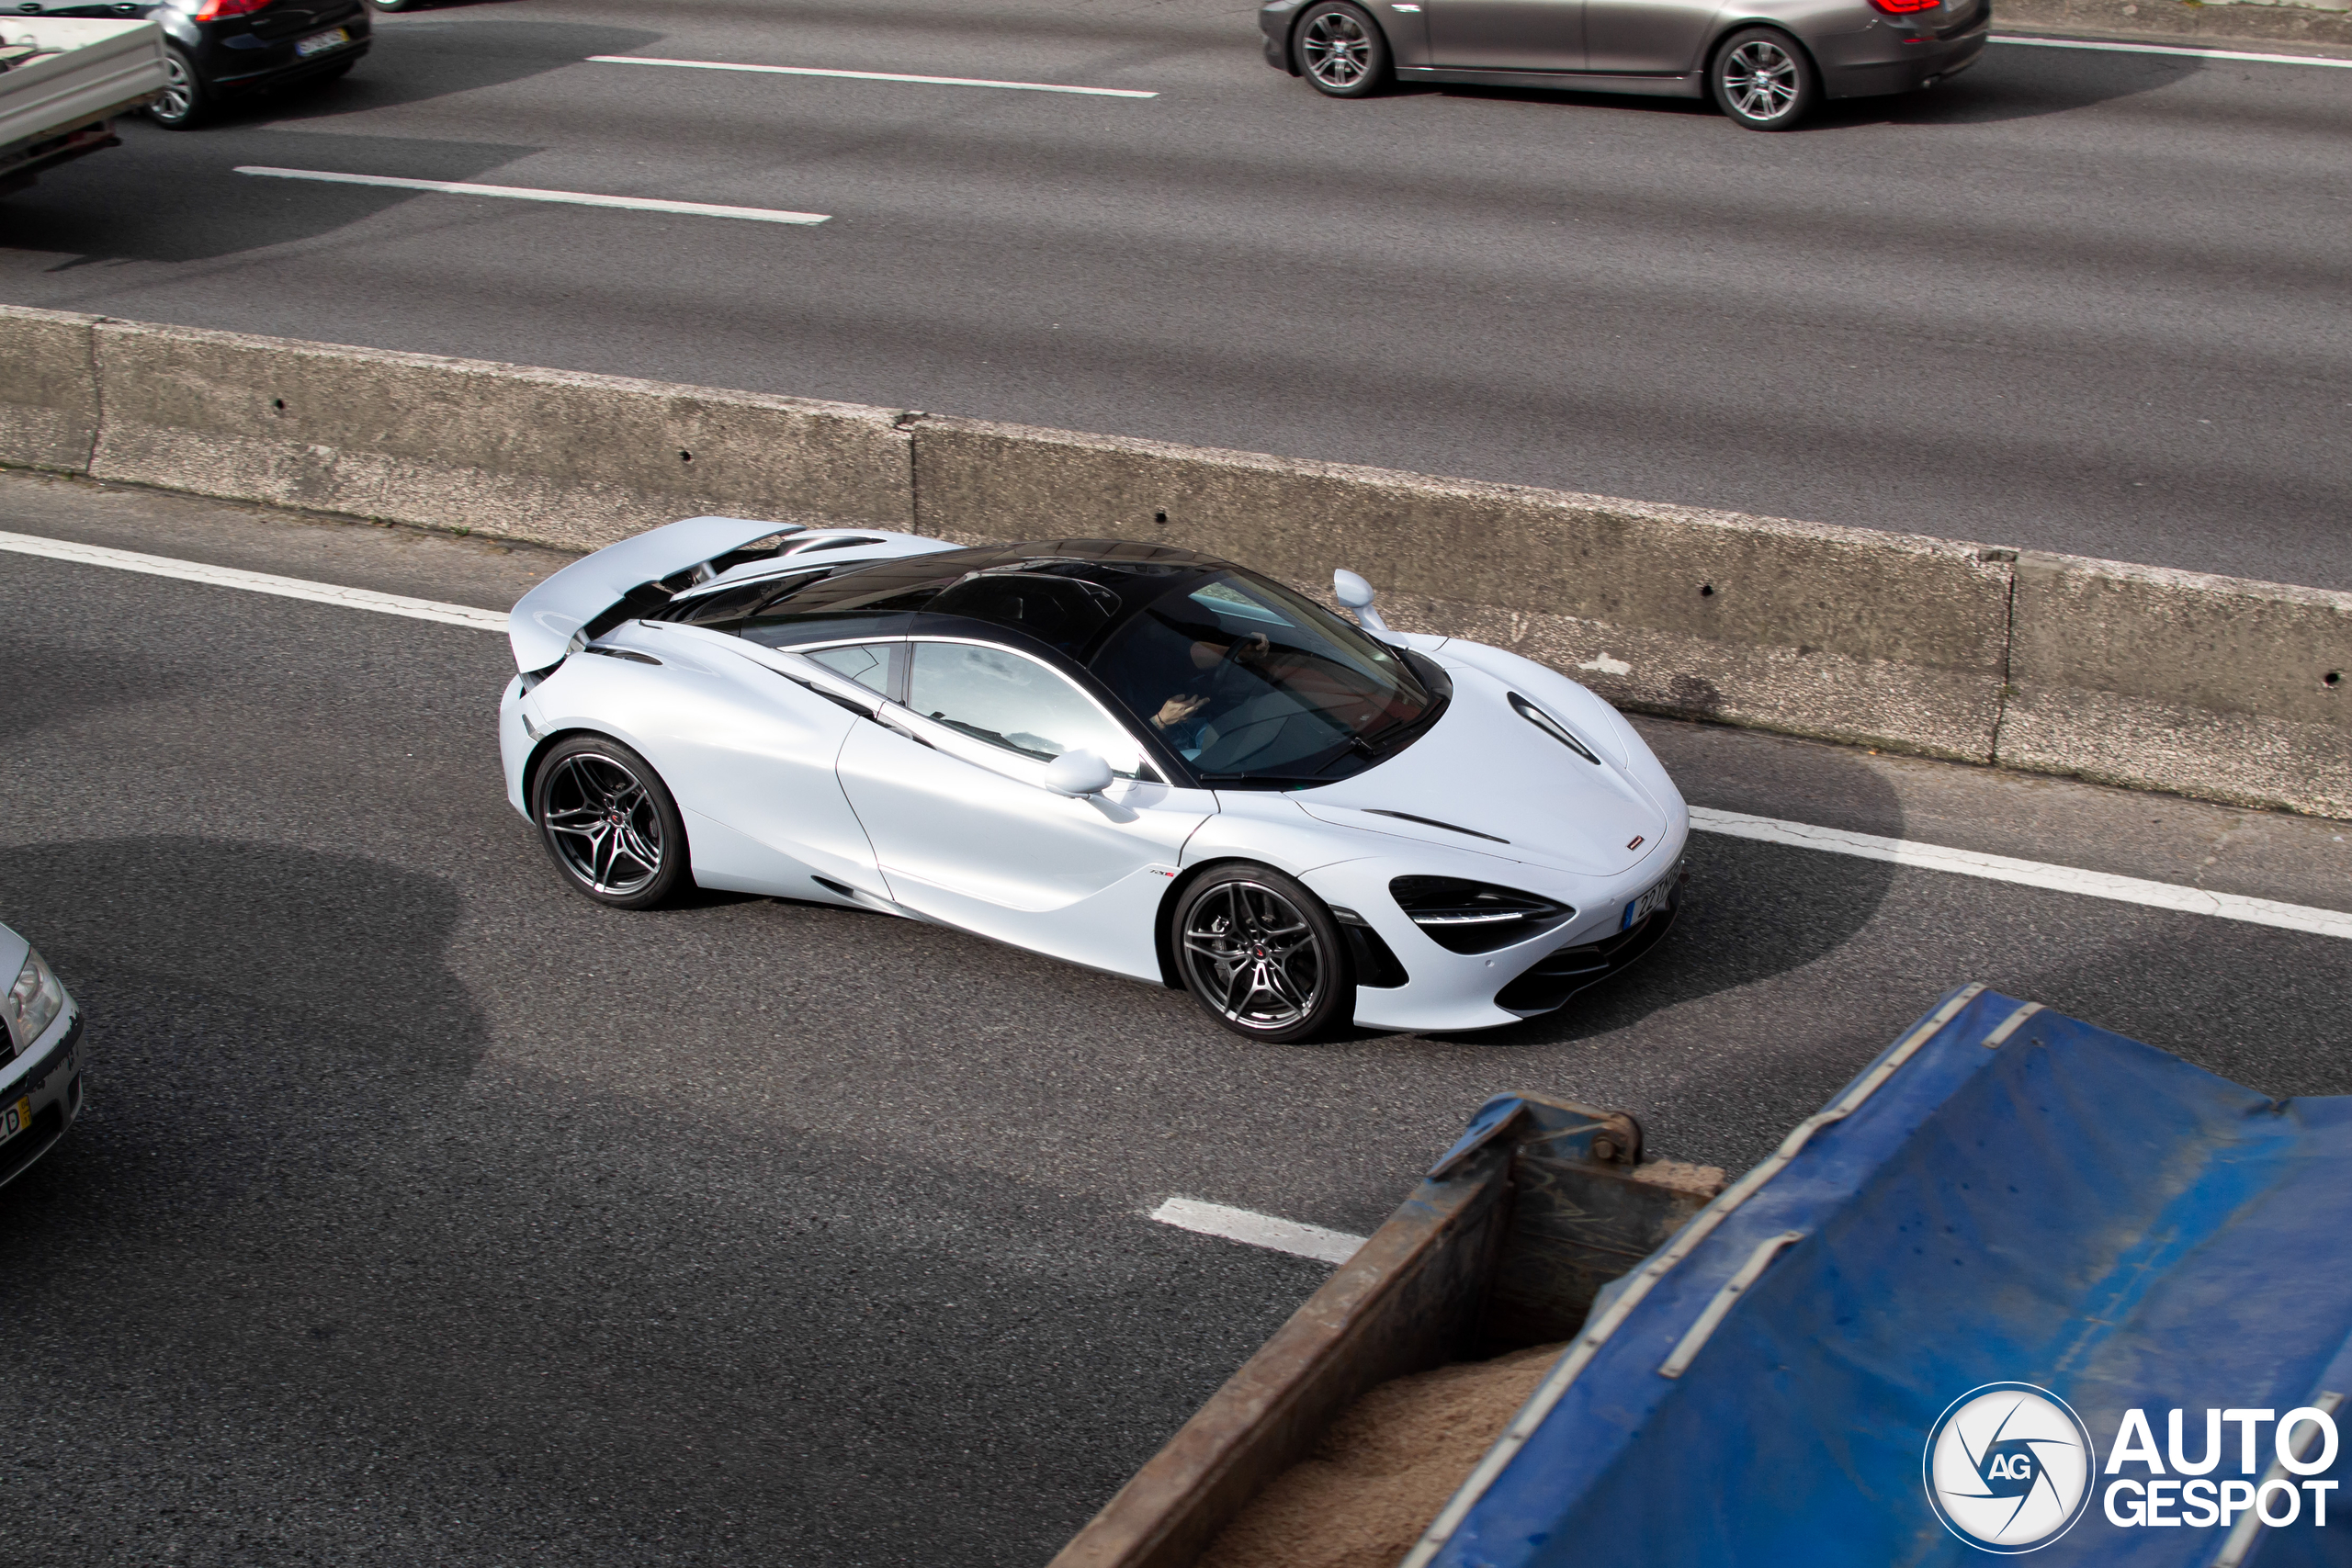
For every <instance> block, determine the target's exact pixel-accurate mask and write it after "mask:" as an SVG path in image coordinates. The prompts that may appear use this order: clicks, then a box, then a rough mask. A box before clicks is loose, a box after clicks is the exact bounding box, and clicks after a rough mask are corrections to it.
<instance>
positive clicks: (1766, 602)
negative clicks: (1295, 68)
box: [915, 419, 2009, 761]
mask: <svg viewBox="0 0 2352 1568" xmlns="http://www.w3.org/2000/svg"><path fill="white" fill-rule="evenodd" d="M915 495H916V498H917V501H916V513H915V516H916V523H917V526H918V527H919V528H920V529H921V531H922V532H925V533H945V532H948V531H950V530H954V531H956V533H957V536H959V537H980V538H993V539H1018V538H1035V537H1038V536H1041V535H1044V536H1051V535H1053V534H1056V533H1062V534H1084V535H1115V536H1122V537H1127V538H1143V539H1155V540H1162V541H1165V542H1167V543H1169V544H1173V545H1182V546H1184V547H1188V548H1193V549H1202V550H1208V551H1211V552H1213V553H1215V554H1218V555H1222V556H1227V557H1229V558H1233V559H1236V560H1239V561H1242V562H1244V563H1245V564H1247V565H1250V566H1253V567H1256V568H1258V569H1259V570H1262V571H1265V572H1268V573H1270V574H1272V575H1273V576H1276V577H1281V578H1284V579H1286V580H1289V581H1295V582H1298V583H1301V584H1304V585H1306V586H1308V587H1310V588H1313V587H1320V586H1322V585H1326V584H1328V583H1329V581H1330V580H1331V570H1332V568H1334V567H1336V566H1346V567H1350V568H1351V569H1353V570H1357V571H1360V572H1362V573H1363V574H1364V576H1366V577H1368V578H1370V579H1371V580H1372V581H1373V582H1374V584H1375V585H1377V586H1378V587H1379V588H1380V589H1381V590H1382V591H1383V592H1384V593H1385V595H1387V597H1386V598H1385V600H1384V609H1385V613H1387V614H1388V615H1389V618H1390V620H1391V622H1392V624H1394V625H1396V626H1399V627H1400V628H1403V629H1407V630H1427V631H1442V632H1450V633H1454V634H1458V635H1461V636H1464V637H1471V638H1473V639H1474V640H1476V641H1479V642H1489V643H1494V644H1496V645H1498V646H1499V647H1504V648H1509V649H1513V650H1514V651H1516V652H1521V653H1524V654H1526V655H1528V656H1529V657H1531V658H1534V659H1538V660H1543V661H1544V662H1545V663H1548V664H1553V665H1555V666H1557V667H1559V668H1561V669H1563V670H1568V671H1573V672H1574V673H1575V674H1576V676H1577V679H1579V680H1581V681H1583V682H1585V683H1586V684H1588V685H1589V686H1591V687H1592V688H1593V690H1595V691H1597V692H1599V693H1600V694H1601V695H1603V696H1605V697H1607V698H1608V699H1609V700H1610V701H1611V702H1614V703H1617V704H1619V705H1625V706H1635V707H1642V708H1647V709H1651V710H1654V711H1657V712H1671V713H1680V714H1689V715H1692V716H1700V717H1707V718H1715V719H1723V720H1727V721H1730V722H1735V723H1740V724H1754V725H1762V726H1766V727H1769V728H1775V729H1782V730H1787V731H1791V732H1793V733H1796V734H1803V735H1816V736H1825V737H1830V738H1834V739H1841V740H1861V741H1867V742H1871V743H1876V744H1883V745H1893V746H1896V747H1900V748H1902V749H1904V750H1914V751H1920V752H1925V753H1929V754H1932V755H1938V756H1948V757H1964V758H1968V759H1971V760H1973V761H1990V760H1991V759H1992V755H1993V744H1994V732H1995V729H1996V725H1997V723H1998V720H1999V716H2000V700H2001V682H2002V673H2003V649H2004V645H2005V642H2006V640H2007V618H2008V597H2009V584H2008V565H2007V561H2006V560H1987V559H1985V552H1984V551H1983V550H1981V549H1980V548H1979V547H1976V546H1973V545H1965V544H1956V543H1953V542H1951V541H1949V540H1941V539H1925V538H1917V537H1913V536H1906V535H1897V534H1875V533H1871V532H1869V531H1867V530H1864V529H1858V528H1833V527H1828V526H1826V525H1820V524H1812V523H1786V522H1781V521H1779V520H1777V519H1771V518H1758V517H1741V516H1736V515H1734V514H1732V513H1721V512H1701V511H1695V510H1690V509H1685V508H1678V507H1670V506H1651V505H1645V504H1642V503H1640V502H1626V501H1611V500H1607V499H1604V498H1601V497H1598V496H1586V495H1569V494H1564V493H1561V492H1559V491H1541V490H1528V489H1520V488H1516V487H1512V486H1507V485H1487V484H1477V483H1473V482H1471V481H1468V480H1463V479H1426V478H1423V477H1421V476H1419V475H1418V474H1402V473H1391V472H1387V471H1385V470H1382V469H1377V468H1347V467H1342V466H1340V465H1337V464H1327V463H1306V462H1295V461H1289V460H1285V459H1283V458H1277V457H1261V456H1259V455H1257V454H1254V453H1248V452H1212V451H1204V450H1201V449H1199V448H1194V447H1183V446H1163V445H1160V444H1158V443H1154V442H1148V441H1127V440H1120V439H1117V438H1114V437H1110V436H1100V435H1081V434H1072V433H1070V432H1068V431H1054V430H1031V429H1024V428H1023V427H1020V426H1017V425H991V424H982V423H978V422H976V421H969V420H948V419H926V420H924V421H922V423H920V424H919V425H918V426H917V427H916V432H915Z"/></svg>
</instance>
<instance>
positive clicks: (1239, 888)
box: [1174, 865, 1355, 1041]
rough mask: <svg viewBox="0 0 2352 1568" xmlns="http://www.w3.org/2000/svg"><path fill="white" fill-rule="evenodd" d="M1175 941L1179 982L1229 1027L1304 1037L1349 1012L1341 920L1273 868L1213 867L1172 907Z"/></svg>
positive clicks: (1254, 1034) (1268, 1036)
mask: <svg viewBox="0 0 2352 1568" xmlns="http://www.w3.org/2000/svg"><path fill="white" fill-rule="evenodd" d="M1174 945H1175V947H1176V950H1177V961H1178V964H1179V967H1180V968H1181V970H1182V975H1183V979H1184V986H1185V988H1186V989H1187V990H1189V991H1191V992H1192V993H1193V997H1194V998H1197V999H1198V1000H1199V1002H1200V1004H1201V1005H1202V1006H1203V1007H1204V1008H1206V1009H1207V1010H1209V1012H1210V1014H1211V1016H1213V1017H1215V1018H1216V1021H1218V1022H1219V1023H1222V1024H1224V1025H1225V1026H1226V1027H1227V1029H1230V1030H1233V1031H1234V1032H1236V1033H1239V1034H1245V1035H1248V1036H1250V1038H1251V1039H1255V1040H1275V1041H1288V1040H1304V1039H1306V1038H1308V1037H1309V1036H1311V1035H1313V1034H1316V1033H1317V1032H1320V1031H1322V1030H1323V1029H1324V1028H1326V1027H1327V1026H1329V1024H1330V1023H1331V1021H1333V1020H1334V1019H1335V1018H1337V1017H1338V1016H1339V1015H1340V1010H1341V1008H1342V1006H1343V1005H1344V1006H1349V1007H1350V1008H1351V1010H1352V1006H1351V1004H1352V993H1353V991H1354V989H1355V987H1353V986H1352V985H1351V984H1350V982H1349V979H1348V976H1347V973H1346V970H1345V968H1344V967H1343V964H1344V960H1343V959H1342V958H1341V953H1342V949H1341V947H1340V938H1339V927H1338V925H1337V924H1336V923H1335V922H1334V921H1333V920H1332V919H1331V917H1330V915H1329V912H1328V911H1326V910H1325V909H1324V908H1323V906H1322V905H1321V903H1320V902H1319V901H1318V900H1317V898H1316V897H1315V896H1314V895H1313V894H1311V893H1308V892H1307V891H1306V889H1305V888H1303V887H1301V886H1298V884H1296V883H1295V882H1293V881H1292V880H1291V879H1290V878H1289V877H1286V876H1284V875H1283V874H1281V873H1280V872H1276V871H1272V870H1269V869H1267V868H1266V867H1263V866H1254V865H1237V866H1230V867H1226V868H1224V869H1222V870H1220V871H1217V872H1214V873H1212V874H1210V875H1209V876H1207V877H1206V878H1204V880H1203V881H1202V882H1201V883H1199V884H1198V885H1196V886H1193V888H1191V889H1190V890H1189V891H1188V892H1187V893H1186V894H1185V896H1184V898H1183V900H1182V903H1181V904H1180V905H1179V906H1178V908H1177V917H1176V942H1175V944H1174Z"/></svg>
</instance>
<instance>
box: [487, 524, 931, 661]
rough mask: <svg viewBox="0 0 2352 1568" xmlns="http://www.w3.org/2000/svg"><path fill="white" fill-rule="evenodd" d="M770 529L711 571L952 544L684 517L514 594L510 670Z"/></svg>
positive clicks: (555, 653) (560, 651) (561, 651)
mask: <svg viewBox="0 0 2352 1568" xmlns="http://www.w3.org/2000/svg"><path fill="white" fill-rule="evenodd" d="M778 534H786V535H790V536H791V537H790V538H789V539H787V540H786V542H785V544H784V546H783V547H781V548H780V549H778V550H776V551H775V554H774V555H773V556H770V557H765V558H762V559H760V560H756V561H752V562H745V563H740V564H736V565H732V566H729V567H728V568H726V569H725V570H723V571H720V572H718V573H717V574H715V575H718V576H726V577H730V578H731V577H736V576H740V575H746V574H751V575H756V574H757V573H758V572H759V571H762V570H780V568H779V564H778V563H782V562H785V561H786V560H787V559H788V558H793V557H797V556H804V555H805V556H815V557H817V558H819V559H820V560H822V561H825V562H828V563H832V562H839V563H841V564H843V565H846V564H848V563H849V562H851V561H858V560H878V559H881V558H885V557H889V556H906V555H922V554H924V553H926V552H928V551H933V550H952V549H956V548H957V547H956V546H955V545H951V544H949V543H948V542H947V541H946V540H944V539H928V538H924V537H922V536H920V535H915V534H892V533H887V532H885V531H883V530H881V529H879V528H827V529H813V530H812V529H810V528H809V527H807V526H805V525H801V524H798V523H775V522H763V521H762V520H760V519H759V518H756V517H689V518H687V519H686V520H685V521H684V522H683V523H672V524H668V525H665V526H662V527H660V528H651V529H648V530H647V531H646V532H644V533H642V534H639V535H637V536H634V537H631V538H627V539H623V540H622V541H621V542H620V543H619V544H617V545H607V546H605V547H604V548H603V549H601V550H598V551H597V552H596V553H595V554H594V555H592V556H588V557H585V558H582V559H580V560H576V561H573V562H572V563H571V565H570V566H568V567H565V568H564V569H563V570H561V571H559V572H557V573H556V574H555V575H554V576H553V577H550V578H548V580H547V581H545V582H542V583H540V584H539V585H538V586H537V588H534V589H532V590H531V591H530V592H528V593H526V594H524V595H523V597H522V598H520V599H518V600H516V601H515V608H514V610H513V612H512V613H511V614H510V615H508V616H507V621H506V637H507V640H508V641H509V642H510V643H512V644H513V645H514V648H515V668H516V669H518V670H544V669H546V668H547V667H548V665H550V664H553V663H555V662H556V661H557V660H560V659H561V658H562V657H563V656H564V655H565V654H566V653H567V652H569V651H570V650H571V639H572V637H574V636H575V635H576V634H577V633H578V632H579V631H580V629H581V628H582V626H586V625H587V624H588V623H589V622H591V621H593V620H594V619H595V618H596V617H597V616H599V615H603V614H604V613H605V611H607V610H609V609H611V608H612V607H613V606H614V605H616V604H619V603H620V602H621V601H622V600H624V599H626V598H628V596H629V595H630V594H631V593H633V592H636V591H637V590H638V589H639V588H642V587H644V586H646V584H648V583H652V582H660V581H662V579H664V578H668V577H675V576H677V575H678V574H679V573H681V572H686V573H690V574H691V573H696V572H701V571H702V569H703V568H706V567H716V566H717V565H718V561H719V559H720V558H722V557H724V556H727V555H728V554H729V553H731V552H733V551H736V550H740V549H741V548H742V547H744V546H745V545H748V544H751V543H752V541H754V540H757V539H764V538H767V537H769V536H772V535H778ZM713 576H714V574H713V573H710V572H702V575H701V577H700V579H699V581H711V580H712V579H713ZM655 597H657V598H658V597H659V596H658V595H657V596H655Z"/></svg>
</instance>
